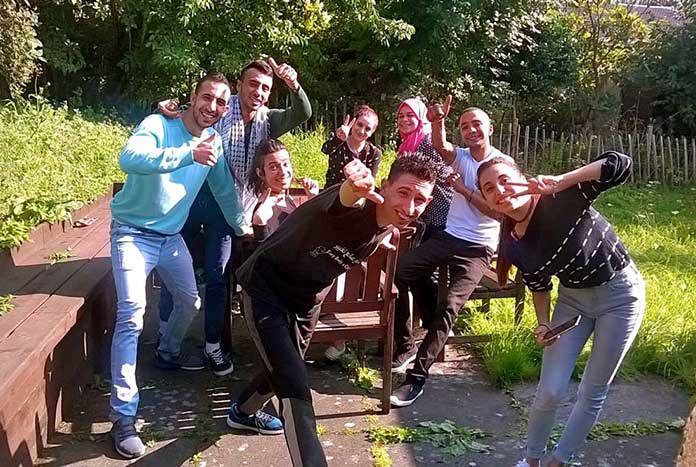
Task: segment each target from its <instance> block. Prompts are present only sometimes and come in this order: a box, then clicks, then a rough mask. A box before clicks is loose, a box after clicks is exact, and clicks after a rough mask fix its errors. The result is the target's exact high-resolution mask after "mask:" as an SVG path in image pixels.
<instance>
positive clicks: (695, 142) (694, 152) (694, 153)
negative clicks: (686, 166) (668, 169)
mask: <svg viewBox="0 0 696 467" xmlns="http://www.w3.org/2000/svg"><path fill="white" fill-rule="evenodd" d="M691 157H692V159H691V167H696V139H694V138H691ZM694 175H696V174H694Z"/></svg>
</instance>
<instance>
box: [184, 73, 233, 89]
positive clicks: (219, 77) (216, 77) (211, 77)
mask: <svg viewBox="0 0 696 467" xmlns="http://www.w3.org/2000/svg"><path fill="white" fill-rule="evenodd" d="M208 81H212V82H213V83H222V84H224V85H225V86H227V87H228V88H229V87H230V82H229V81H228V80H227V77H226V76H225V75H223V74H222V73H218V72H216V71H211V72H208V73H206V74H205V75H203V76H201V78H200V79H199V80H198V81H196V87H195V88H194V90H193V92H195V93H198V89H199V88H200V87H201V86H203V84H204V83H206V82H208Z"/></svg>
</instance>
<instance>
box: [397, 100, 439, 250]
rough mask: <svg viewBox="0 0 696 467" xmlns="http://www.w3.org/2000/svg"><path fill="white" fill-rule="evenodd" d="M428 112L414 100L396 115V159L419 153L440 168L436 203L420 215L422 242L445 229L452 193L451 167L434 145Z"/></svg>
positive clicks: (419, 102) (409, 101)
mask: <svg viewBox="0 0 696 467" xmlns="http://www.w3.org/2000/svg"><path fill="white" fill-rule="evenodd" d="M426 113H427V107H426V105H425V103H424V102H423V101H422V100H420V99H418V98H413V97H412V98H409V99H406V100H405V101H403V102H402V103H401V105H399V110H398V111H397V114H396V126H397V128H398V130H399V134H400V135H401V144H400V145H399V149H398V154H397V156H398V155H400V154H403V153H405V152H416V151H417V152H420V153H422V154H424V155H425V156H427V157H429V158H431V159H434V160H436V161H437V162H438V165H439V167H440V170H438V175H437V180H436V182H435V188H434V189H433V200H432V201H431V202H430V204H429V205H428V207H427V209H426V210H425V212H424V213H423V215H422V216H421V220H422V221H423V222H425V227H426V228H425V233H424V235H423V240H426V239H427V238H428V237H430V236H431V235H432V234H433V232H435V231H437V230H444V228H445V224H446V223H447V213H448V212H449V207H450V203H451V202H452V192H453V191H452V187H451V186H449V184H448V183H447V177H448V176H449V175H450V174H451V173H452V168H451V167H450V166H448V165H446V164H445V163H444V162H443V160H442V157H440V154H438V152H437V151H436V150H435V148H433V145H432V144H431V139H430V134H431V126H430V121H428V119H427V118H426V116H425V115H426Z"/></svg>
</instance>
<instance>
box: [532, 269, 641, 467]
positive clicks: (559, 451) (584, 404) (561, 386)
mask: <svg viewBox="0 0 696 467" xmlns="http://www.w3.org/2000/svg"><path fill="white" fill-rule="evenodd" d="M644 311H645V282H644V281H643V278H642V277H641V275H640V272H639V271H638V269H637V268H636V266H635V264H633V263H631V264H629V265H628V266H627V267H625V268H624V269H623V270H622V271H620V272H618V273H617V274H616V276H615V277H614V278H613V279H612V280H611V281H610V282H608V283H606V284H604V285H600V286H598V287H589V288H586V289H569V288H566V287H563V286H559V289H558V301H557V302H556V307H555V309H554V313H553V319H552V320H551V323H552V326H556V325H558V324H560V323H562V322H564V321H567V320H569V319H571V318H573V317H575V316H577V315H582V319H581V320H580V324H579V325H578V326H577V327H576V328H574V329H573V330H572V331H570V332H568V333H566V334H563V335H562V336H561V337H560V338H559V339H558V340H557V341H556V343H554V344H553V345H550V346H548V347H546V348H544V357H543V362H542V365H541V378H540V380H539V386H538V387H537V392H536V396H535V398H534V403H533V404H532V408H531V410H530V412H529V429H528V433H527V449H526V456H527V458H533V459H540V458H541V457H543V455H544V453H545V450H546V444H547V443H548V440H549V435H550V433H551V429H552V428H553V425H554V422H555V415H556V409H557V408H558V406H559V405H560V404H561V402H562V401H563V399H564V398H565V395H566V393H567V390H568V384H569V382H570V377H571V375H572V373H573V368H574V367H575V361H576V360H577V358H578V356H579V355H580V352H581V351H582V348H583V347H584V346H585V343H586V342H587V339H588V338H589V337H590V335H591V334H592V333H594V338H593V343H592V350H591V353H590V358H589V360H588V361H587V365H586V366H585V371H584V373H583V376H582V379H581V381H580V385H579V387H578V393H577V401H576V402H575V404H574V405H573V409H572V411H571V413H570V417H569V418H568V421H567V422H566V424H565V430H564V431H563V435H562V436H561V439H560V440H559V441H558V446H557V447H556V450H555V451H554V453H553V455H554V457H556V458H557V459H558V460H560V461H561V462H564V463H565V462H568V461H569V460H570V459H571V457H572V455H573V453H574V452H575V451H576V450H577V449H578V448H580V446H581V445H582V443H583V442H584V441H585V438H586V437H587V435H588V434H589V433H590V430H592V427H593V426H594V424H595V422H596V421H597V419H598V418H599V413H600V411H601V409H602V405H604V400H605V399H606V397H607V392H608V391H609V385H610V384H611V382H612V380H613V379H614V376H615V375H616V372H617V370H618V369H619V365H621V361H622V360H623V358H624V356H625V355H626V352H628V349H629V348H630V347H631V344H632V343H633V340H634V339H635V337H636V334H637V333H638V329H639V328H640V323H641V322H642V320H643V314H644Z"/></svg>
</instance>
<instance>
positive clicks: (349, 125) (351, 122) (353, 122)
mask: <svg viewBox="0 0 696 467" xmlns="http://www.w3.org/2000/svg"><path fill="white" fill-rule="evenodd" d="M356 120H357V117H356V118H353V120H351V121H350V123H349V124H348V128H353V125H355V121H356Z"/></svg>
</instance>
